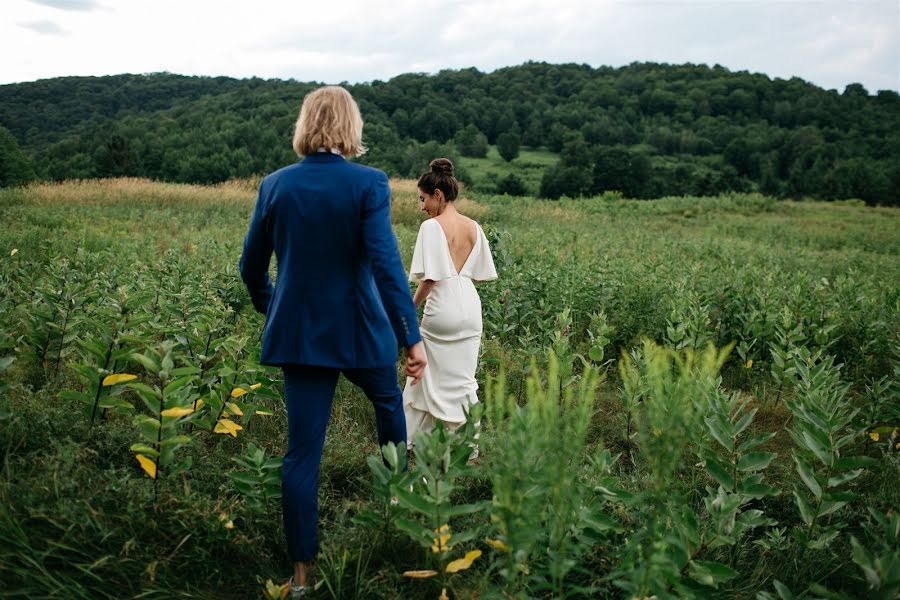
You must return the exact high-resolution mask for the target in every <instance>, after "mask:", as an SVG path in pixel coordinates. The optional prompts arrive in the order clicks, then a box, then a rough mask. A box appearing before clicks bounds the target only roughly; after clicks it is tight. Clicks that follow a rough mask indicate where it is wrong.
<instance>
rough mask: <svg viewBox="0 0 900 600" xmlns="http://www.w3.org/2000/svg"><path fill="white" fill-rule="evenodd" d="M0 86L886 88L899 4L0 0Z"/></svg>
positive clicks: (893, 74) (898, 32) (899, 48)
mask: <svg viewBox="0 0 900 600" xmlns="http://www.w3.org/2000/svg"><path fill="white" fill-rule="evenodd" d="M0 56H2V57H3V58H2V59H0V84H5V83H15V82H21V81H34V80H37V79H45V78H48V77H60V76H68V75H109V74H117V73H153V72H161V71H167V72H170V73H179V74H184V75H227V76H232V77H251V76H257V77H263V78H278V79H295V80H298V81H316V82H323V83H341V82H350V83H359V82H367V81H373V80H376V79H379V80H387V79H390V78H391V77H394V76H396V75H399V74H402V73H409V72H417V73H436V72H437V71H440V70H441V69H459V68H468V67H476V68H478V69H479V70H481V71H492V70H494V69H497V68H500V67H505V66H513V65H517V64H521V63H523V62H525V61H528V60H534V61H544V62H551V63H564V62H575V63H583V64H589V65H591V66H594V67H598V66H601V65H610V66H614V67H618V66H622V65H627V64H629V63H631V62H635V61H639V62H644V61H652V62H663V63H671V64H683V63H695V64H708V65H714V64H720V65H723V66H725V67H727V68H729V69H731V70H733V71H743V70H746V71H750V72H755V73H765V74H766V75H768V76H770V77H773V78H774V77H781V78H790V77H794V76H797V77H801V78H803V79H806V80H807V81H811V82H812V83H815V84H816V85H819V86H821V87H824V88H826V89H832V88H834V89H837V90H839V91H842V90H843V89H844V87H845V86H846V85H847V84H848V83H862V84H863V85H864V86H865V87H866V89H868V90H869V92H872V93H874V92H875V91H877V90H880V89H890V90H897V91H900V0H550V1H547V0H397V1H393V2H383V1H381V0H315V1H309V0H252V1H234V2H222V1H221V0H219V1H216V2H213V1H206V0H0Z"/></svg>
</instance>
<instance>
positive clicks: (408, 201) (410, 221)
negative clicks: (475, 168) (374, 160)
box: [391, 179, 489, 228]
mask: <svg viewBox="0 0 900 600" xmlns="http://www.w3.org/2000/svg"><path fill="white" fill-rule="evenodd" d="M391 191H392V192H393V201H392V203H391V221H392V222H393V223H395V224H402V225H408V226H410V227H415V228H418V226H419V223H421V222H422V221H424V220H425V219H426V218H427V216H426V215H425V213H423V212H422V209H421V207H420V206H419V190H418V188H417V187H416V182H415V180H413V179H391ZM456 210H458V211H459V212H460V213H462V214H464V215H466V216H467V217H471V218H472V219H475V220H476V221H479V222H480V221H482V220H483V219H484V218H485V216H486V215H487V214H488V212H489V209H488V207H486V206H484V205H483V204H478V203H477V202H475V201H474V200H472V199H470V198H468V197H466V196H465V190H461V192H460V197H459V198H458V199H457V200H456Z"/></svg>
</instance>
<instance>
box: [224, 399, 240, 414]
mask: <svg viewBox="0 0 900 600" xmlns="http://www.w3.org/2000/svg"><path fill="white" fill-rule="evenodd" d="M225 406H227V407H228V410H230V411H231V414H233V415H237V416H239V417H243V416H244V412H243V411H242V410H241V408H240V407H239V406H238V405H237V404H235V403H234V402H226V403H225Z"/></svg>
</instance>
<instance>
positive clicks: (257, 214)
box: [240, 185, 275, 314]
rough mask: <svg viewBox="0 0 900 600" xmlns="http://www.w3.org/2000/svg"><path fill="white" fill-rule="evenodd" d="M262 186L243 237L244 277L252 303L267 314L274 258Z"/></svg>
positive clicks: (271, 289)
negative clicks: (270, 264) (270, 271)
mask: <svg viewBox="0 0 900 600" xmlns="http://www.w3.org/2000/svg"><path fill="white" fill-rule="evenodd" d="M265 204H266V203H265V196H264V195H263V186H262V185H260V187H259V195H258V197H257V198H256V206H255V207H254V209H253V216H252V217H251V219H250V228H249V229H248V230H247V237H246V238H244V252H243V254H241V261H240V271H241V279H243V280H244V285H246V286H247V291H248V292H250V299H251V300H252V301H253V307H254V308H256V310H257V311H258V312H261V313H262V314H266V311H267V310H268V308H269V301H270V300H271V299H272V294H273V293H274V291H275V290H274V288H273V287H272V281H271V280H270V279H269V261H270V260H271V258H272V236H271V233H270V231H269V227H268V223H267V218H266V210H265Z"/></svg>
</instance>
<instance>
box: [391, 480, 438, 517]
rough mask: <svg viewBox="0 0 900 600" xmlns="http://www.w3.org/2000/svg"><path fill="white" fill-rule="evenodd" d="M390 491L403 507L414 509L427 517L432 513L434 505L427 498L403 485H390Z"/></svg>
mask: <svg viewBox="0 0 900 600" xmlns="http://www.w3.org/2000/svg"><path fill="white" fill-rule="evenodd" d="M391 492H392V493H393V495H394V496H397V500H398V501H399V503H400V506H402V507H403V508H405V509H407V510H414V511H416V512H419V513H422V514H423V515H427V516H429V517H430V516H432V515H434V512H435V505H434V503H433V502H431V501H430V500H429V499H427V498H424V497H422V496H420V495H418V494H416V493H415V492H410V491H409V490H407V489H406V488H404V487H398V486H391Z"/></svg>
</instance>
